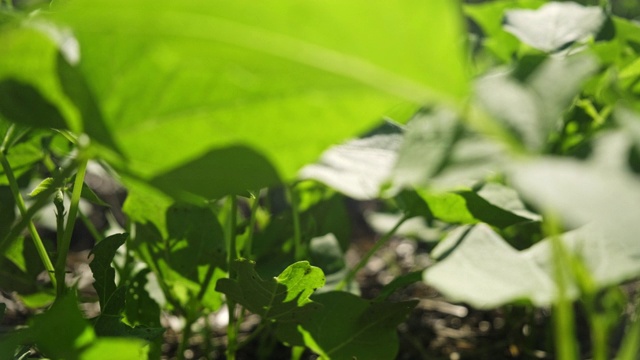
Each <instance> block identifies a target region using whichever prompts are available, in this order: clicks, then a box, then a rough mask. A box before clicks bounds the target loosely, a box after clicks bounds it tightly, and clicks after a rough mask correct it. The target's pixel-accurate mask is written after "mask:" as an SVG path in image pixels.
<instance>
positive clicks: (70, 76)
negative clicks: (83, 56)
mask: <svg viewBox="0 0 640 360" xmlns="http://www.w3.org/2000/svg"><path fill="white" fill-rule="evenodd" d="M56 71H57V75H58V79H59V81H60V85H61V86H62V91H63V92H64V94H65V95H66V96H67V97H68V98H69V99H70V101H72V102H73V104H74V105H75V107H76V108H77V109H78V111H79V112H80V115H81V117H82V126H83V131H84V132H85V133H86V134H88V135H89V136H90V137H91V138H92V139H95V140H97V141H98V142H100V143H101V144H103V145H105V146H107V147H108V148H109V149H111V150H112V151H115V152H117V153H119V152H120V150H119V149H118V146H117V145H116V143H115V142H114V140H113V138H112V136H111V132H110V131H109V129H107V126H106V124H105V121H104V118H103V116H102V113H101V111H100V108H99V107H98V103H97V100H96V99H95V97H94V95H93V93H92V91H91V88H90V87H89V85H88V84H87V83H86V80H85V79H84V77H83V76H82V73H81V72H80V71H79V70H78V68H77V67H75V66H73V65H72V64H70V63H69V62H68V61H67V59H66V58H65V57H64V55H63V54H62V53H59V54H58V58H57V67H56Z"/></svg>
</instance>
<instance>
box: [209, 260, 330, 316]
mask: <svg viewBox="0 0 640 360" xmlns="http://www.w3.org/2000/svg"><path fill="white" fill-rule="evenodd" d="M233 266H235V267H236V271H237V279H235V280H231V279H220V280H218V284H217V285H216V290H217V291H220V292H222V293H224V294H225V295H226V296H227V297H229V298H231V299H233V300H234V301H236V302H237V303H239V304H241V305H242V306H244V307H245V308H247V309H248V310H250V311H251V312H253V313H255V314H258V315H260V316H262V317H263V318H265V319H270V320H278V321H293V322H297V321H301V319H303V318H305V317H307V316H309V314H311V313H313V312H315V311H317V310H318V308H319V306H320V305H318V304H317V303H315V302H313V301H311V300H310V299H309V296H310V295H311V294H312V293H313V292H314V291H315V290H316V289H318V288H321V287H322V286H324V283H325V278H324V274H323V273H322V270H320V268H317V267H314V266H311V265H309V263H308V262H307V261H300V262H297V263H294V264H292V265H290V266H289V267H287V268H286V269H285V270H284V271H283V272H282V273H281V274H280V275H278V276H277V277H275V278H272V279H266V280H263V279H261V278H260V276H259V275H258V274H257V273H256V272H255V269H254V263H252V262H251V261H248V260H239V261H236V262H235V263H234V264H233Z"/></svg>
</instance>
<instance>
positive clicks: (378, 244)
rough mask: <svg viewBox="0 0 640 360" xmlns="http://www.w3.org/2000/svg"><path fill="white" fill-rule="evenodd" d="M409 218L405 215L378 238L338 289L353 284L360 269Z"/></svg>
mask: <svg viewBox="0 0 640 360" xmlns="http://www.w3.org/2000/svg"><path fill="white" fill-rule="evenodd" d="M409 218H410V216H409V215H404V216H403V217H402V218H401V219H400V220H399V221H398V222H397V223H396V225H395V226H394V227H393V228H392V229H391V230H389V231H388V232H387V233H386V234H384V235H383V236H382V238H380V240H378V241H377V242H376V243H375V244H374V245H373V246H372V247H371V249H369V251H368V252H367V253H366V254H365V255H364V256H363V257H362V258H361V259H360V261H359V262H358V263H357V264H356V266H354V267H353V269H351V270H349V273H348V274H347V276H345V278H344V279H343V280H342V281H341V282H340V283H339V284H338V285H337V286H336V290H342V289H343V288H344V287H345V286H348V285H349V284H351V282H352V281H353V279H354V278H355V277H356V274H357V273H358V271H360V269H362V268H363V267H364V266H365V265H367V263H368V262H369V259H371V257H372V256H373V254H375V253H376V252H377V251H378V250H380V248H381V247H382V246H384V245H385V244H386V243H388V242H389V240H390V239H391V238H392V237H393V235H394V234H395V233H396V231H398V229H399V228H400V226H401V225H402V224H403V223H404V222H405V221H407V219H409Z"/></svg>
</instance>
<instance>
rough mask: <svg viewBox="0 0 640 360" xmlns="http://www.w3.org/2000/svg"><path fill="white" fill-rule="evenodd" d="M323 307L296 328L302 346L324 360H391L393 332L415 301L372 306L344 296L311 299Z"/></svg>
mask: <svg viewBox="0 0 640 360" xmlns="http://www.w3.org/2000/svg"><path fill="white" fill-rule="evenodd" d="M313 299H314V301H317V302H319V303H321V304H322V305H323V306H322V308H321V309H320V310H319V311H318V312H315V313H314V314H312V316H311V318H309V319H308V320H306V321H303V322H302V324H301V325H300V326H299V327H298V329H299V331H301V332H302V334H303V338H304V343H305V345H307V346H308V347H309V348H310V349H311V350H313V351H314V352H316V353H318V354H320V355H321V358H323V359H333V360H343V359H344V360H351V359H380V360H385V359H394V358H395V356H396V354H397V352H398V337H397V332H396V328H397V326H398V325H399V324H400V323H401V322H402V321H404V320H405V318H406V317H407V315H408V314H409V313H410V312H411V310H412V309H413V308H414V307H415V305H416V303H417V301H406V302H399V303H387V302H371V301H367V300H364V299H362V298H360V297H358V296H355V295H353V294H351V293H347V292H336V291H332V292H328V293H324V294H320V295H317V296H314V298H313Z"/></svg>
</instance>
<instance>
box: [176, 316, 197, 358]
mask: <svg viewBox="0 0 640 360" xmlns="http://www.w3.org/2000/svg"><path fill="white" fill-rule="evenodd" d="M191 325H193V320H191V319H186V324H185V325H184V329H183V330H182V339H181V340H180V345H179V346H178V353H177V354H176V357H177V358H178V360H185V356H184V352H185V351H186V350H187V349H188V348H189V338H191Z"/></svg>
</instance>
